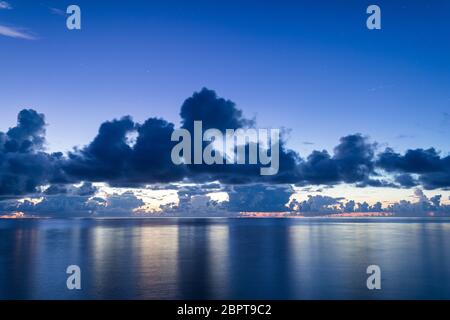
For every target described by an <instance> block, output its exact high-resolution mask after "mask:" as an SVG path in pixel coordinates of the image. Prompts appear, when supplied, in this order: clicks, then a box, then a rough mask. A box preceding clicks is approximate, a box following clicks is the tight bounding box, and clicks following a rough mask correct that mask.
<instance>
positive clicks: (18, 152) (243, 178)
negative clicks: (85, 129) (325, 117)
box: [0, 88, 450, 196]
mask: <svg viewBox="0 0 450 320" xmlns="http://www.w3.org/2000/svg"><path fill="white" fill-rule="evenodd" d="M180 116H181V124H182V128H185V129H187V130H189V131H190V132H192V130H193V122H194V121H196V120H201V121H202V123H203V129H204V130H206V129H209V128H217V129H219V130H222V131H224V130H225V129H238V128H248V127H252V126H254V125H255V121H254V120H253V119H248V118H245V117H244V116H243V113H242V111H241V110H240V109H238V108H237V107H236V105H235V103H234V102H232V101H230V100H226V99H224V98H221V97H219V96H218V95H217V94H216V92H214V91H212V90H208V89H206V88H203V89H202V90H201V91H199V92H195V93H194V94H193V95H192V96H191V97H189V98H188V99H186V100H185V101H184V103H183V104H182V106H181V112H180ZM174 130H175V127H174V125H173V124H172V123H170V122H167V121H165V120H163V119H159V118H149V119H148V120H146V121H145V122H144V123H136V122H134V121H133V120H132V119H131V117H129V116H127V117H123V118H121V119H114V120H111V121H107V122H104V123H103V124H101V126H100V128H99V131H98V134H97V136H96V137H95V138H94V139H93V140H92V142H91V143H89V144H88V145H86V146H85V147H82V148H75V149H74V150H72V151H71V152H69V153H68V154H67V155H63V154H62V153H54V154H49V153H47V152H45V143H46V142H45V118H44V115H42V114H39V113H37V112H36V111H34V110H22V111H21V112H20V113H19V116H18V121H17V125H16V126H15V127H13V128H11V129H9V130H8V131H7V132H6V133H3V132H0V196H10V195H23V194H28V193H36V192H39V188H38V187H40V186H44V185H51V186H50V188H47V189H46V190H45V191H44V193H45V194H47V195H57V194H63V193H71V192H72V191H71V190H69V189H70V188H68V187H67V185H70V184H74V183H79V182H83V181H85V182H87V183H92V182H106V183H108V184H109V185H111V186H117V187H119V186H120V187H125V186H126V187H143V186H145V185H146V184H157V183H160V184H161V183H162V184H165V183H171V182H182V181H184V182H195V183H208V182H213V181H217V182H219V183H221V184H229V185H239V184H241V185H243V184H296V185H299V186H308V185H324V186H332V185H336V184H340V183H348V184H354V185H356V186H358V187H367V186H373V187H406V188H410V187H414V186H422V187H423V188H425V189H436V188H443V189H445V188H449V187H450V156H446V157H443V156H441V155H440V154H439V152H437V151H436V150H435V149H433V148H430V149H415V150H408V151H406V153H405V154H403V155H402V154H399V153H396V152H394V151H393V150H392V149H389V148H388V149H386V150H385V151H383V152H382V153H381V154H379V155H376V153H375V150H376V147H377V144H376V143H372V142H370V141H369V140H368V138H367V137H365V136H363V135H361V134H352V135H348V136H345V137H342V138H341V139H340V141H339V143H338V145H337V146H336V147H335V148H334V150H333V152H331V153H329V152H328V151H326V150H322V151H318V150H314V151H312V153H311V154H310V155H309V156H307V157H306V158H305V159H302V158H301V157H300V156H299V154H298V153H297V152H295V151H294V150H290V149H288V148H287V147H286V142H285V139H284V138H283V137H282V139H281V141H280V145H279V147H280V165H279V172H278V173H277V174H276V175H273V176H261V175H260V169H261V165H259V164H258V165H250V164H245V165H238V164H232V165H229V164H228V165H206V164H203V165H174V164H173V163H172V161H171V158H170V155H171V150H172V148H173V146H174V145H175V144H176V143H177V142H172V141H171V135H172V133H173V132H174ZM132 135H134V136H135V137H136V138H135V140H133V141H131V140H130V136H132ZM251 146H252V142H248V143H247V145H246V147H247V148H250V147H251ZM379 170H383V172H387V173H388V174H390V175H392V179H393V181H394V182H392V181H390V180H386V178H385V177H383V176H380V173H379V172H378V171H379ZM413 175H414V177H413ZM416 176H417V178H416ZM392 179H391V180H392ZM85 189H86V194H88V193H91V194H92V193H94V192H92V190H91V189H92V185H91V188H89V187H88V185H86V187H85ZM80 192H81V191H80ZM71 194H72V193H71Z"/></svg>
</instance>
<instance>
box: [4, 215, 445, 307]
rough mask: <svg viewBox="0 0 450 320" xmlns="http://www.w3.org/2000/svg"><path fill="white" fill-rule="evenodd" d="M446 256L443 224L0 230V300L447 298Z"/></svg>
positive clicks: (228, 223) (196, 222)
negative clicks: (78, 276) (371, 279)
mask: <svg viewBox="0 0 450 320" xmlns="http://www.w3.org/2000/svg"><path fill="white" fill-rule="evenodd" d="M449 249H450V219H448V218H433V219H429V218H428V219H396V218H374V219H361V218H359V219H352V218H341V219H339V218H337V219H188V218H166V219H104V220H94V219H85V220H14V221H11V220H0V298H2V299H384V298H385V299H394V298H398V299H406V298H412V299H418V298H424V299H432V298H433V299H450V256H449V254H450V250H449ZM71 264H76V265H79V266H80V267H81V270H82V290H81V291H69V290H67V289H66V279H67V275H66V273H65V271H66V268H67V266H68V265H71ZM371 264H377V265H379V266H380V267H381V270H382V290H379V291H369V290H368V289H367V288H366V279H367V274H366V273H365V271H366V268H367V266H368V265H371Z"/></svg>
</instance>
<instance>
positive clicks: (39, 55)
mask: <svg viewBox="0 0 450 320" xmlns="http://www.w3.org/2000/svg"><path fill="white" fill-rule="evenodd" d="M9 3H10V4H11V6H12V8H13V9H12V10H0V25H6V26H10V27H14V28H23V30H26V31H27V32H28V33H29V34H31V35H33V36H34V37H36V40H24V39H16V38H12V37H5V36H0V48H1V50H0V70H2V72H1V76H0V77H1V78H0V81H1V88H2V95H1V99H0V108H1V110H2V117H1V119H0V127H1V128H2V129H6V128H8V127H9V126H11V125H12V124H13V123H14V122H15V118H16V116H17V113H18V112H19V111H20V110H21V109H22V108H24V107H32V108H34V109H36V110H38V111H39V112H42V113H44V114H45V115H46V118H47V121H48V123H49V124H50V125H49V127H48V141H49V147H50V149H52V150H62V149H64V150H66V149H70V148H71V147H72V146H74V145H83V144H87V143H88V142H89V141H90V140H91V139H92V137H93V136H94V135H95V133H96V131H97V129H98V125H99V124H100V123H101V122H102V121H104V120H106V119H112V118H114V117H119V116H122V115H126V114H129V115H131V116H133V117H134V118H135V119H136V120H144V119H146V118H148V117H149V116H160V117H163V118H165V119H167V120H169V121H172V122H174V123H176V124H177V123H178V121H179V117H178V113H179V108H180V105H181V103H182V102H183V101H184V99H185V98H187V97H188V96H190V95H191V94H192V92H193V91H195V90H199V89H200V88H201V87H203V86H206V87H208V88H211V89H214V90H216V91H217V92H218V94H220V95H221V96H223V97H226V98H228V99H231V100H233V101H234V102H236V103H237V105H238V107H239V108H241V109H243V111H244V113H245V114H246V115H247V116H248V117H252V116H256V118H257V121H258V125H259V126H261V127H268V126H270V127H281V126H284V127H286V128H290V129H292V134H291V139H290V141H289V145H290V146H291V147H293V148H295V149H296V150H299V151H300V152H301V153H306V152H307V151H309V150H311V149H312V148H326V149H331V148H332V147H333V146H334V145H335V144H336V142H337V140H338V137H340V136H343V135H345V134H349V133H355V132H361V133H363V134H367V135H369V136H370V137H371V138H373V139H374V140H376V141H379V142H380V143H387V144H389V145H391V146H393V147H395V148H397V149H399V148H400V149H406V148H413V147H429V146H434V147H436V148H438V149H441V150H443V151H448V150H446V147H447V145H448V144H447V142H446V137H447V136H448V133H449V130H448V123H447V127H445V121H446V116H445V113H446V112H447V113H448V111H449V109H450V90H449V89H450V63H449V60H448V57H449V56H450V42H449V41H448V39H449V36H450V25H449V24H448V12H449V11H450V4H449V3H448V2H446V1H432V2H429V3H428V4H420V3H419V2H414V3H411V1H396V2H395V3H392V2H389V1H378V2H377V4H378V5H379V6H380V7H381V9H382V30H379V31H369V30H368V29H367V28H366V27H365V20H366V17H367V15H366V14H365V9H366V7H367V5H368V4H370V3H366V2H364V1H345V3H344V2H343V1H319V2H314V3H311V2H308V3H307V2H303V1H302V2H298V1H297V2H296V3H294V2H283V1H282V2H279V1H276V2H270V1H266V2H261V1H227V2H225V1H223V2H217V1H214V2H211V1H189V2H187V1H150V2H145V4H144V3H143V2H142V1H127V2H126V4H119V3H118V2H117V3H114V2H113V1H109V2H107V1H78V2H77V4H78V5H79V6H80V7H81V10H82V30H81V31H69V30H67V29H66V27H65V17H63V16H60V15H58V14H54V13H52V11H51V9H49V8H57V9H60V10H65V8H66V6H67V5H68V4H70V3H69V2H67V3H66V2H64V1H47V2H45V1H43V2H39V3H38V2H36V1H9ZM447 117H448V116H447ZM69 119H70V120H69ZM447 121H448V119H447ZM80 124H82V130H80ZM305 141H306V142H312V143H314V144H315V145H304V144H302V142H305Z"/></svg>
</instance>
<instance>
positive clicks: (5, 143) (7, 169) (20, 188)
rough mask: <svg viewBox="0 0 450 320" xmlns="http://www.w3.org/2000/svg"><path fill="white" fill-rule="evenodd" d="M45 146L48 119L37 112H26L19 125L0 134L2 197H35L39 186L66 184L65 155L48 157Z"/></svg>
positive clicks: (23, 112)
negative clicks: (56, 182) (63, 165)
mask: <svg viewBox="0 0 450 320" xmlns="http://www.w3.org/2000/svg"><path fill="white" fill-rule="evenodd" d="M44 145H45V118H44V115H43V114H39V113H37V112H36V111H34V110H29V109H25V110H22V111H21V112H20V113H19V115H18V119H17V125H16V126H15V127H12V128H10V129H9V130H8V131H7V132H6V133H4V132H0V195H21V194H28V193H34V192H36V191H37V187H39V186H42V185H45V184H48V183H51V182H52V181H57V180H61V181H62V180H64V177H63V176H64V174H63V173H62V172H61V171H60V170H59V164H60V161H61V159H62V154H61V153H54V154H48V153H46V152H45V151H44Z"/></svg>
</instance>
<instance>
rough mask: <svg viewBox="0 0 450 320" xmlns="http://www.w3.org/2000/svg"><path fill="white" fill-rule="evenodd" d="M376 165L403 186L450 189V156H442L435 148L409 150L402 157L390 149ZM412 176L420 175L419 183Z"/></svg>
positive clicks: (382, 154)
mask: <svg viewBox="0 0 450 320" xmlns="http://www.w3.org/2000/svg"><path fill="white" fill-rule="evenodd" d="M376 165H377V166H378V167H380V168H382V169H384V170H386V171H387V172H390V173H400V174H401V175H400V176H399V177H397V179H398V180H400V181H399V182H400V183H401V184H402V185H403V186H408V185H409V186H412V185H417V184H418V182H420V184H421V185H422V186H423V187H424V188H426V189H436V188H448V187H450V156H444V157H443V156H441V155H440V154H439V152H438V151H436V150H435V149H434V148H429V149H414V150H407V151H406V152H405V154H403V155H401V154H399V153H396V152H394V150H392V149H390V148H388V149H386V150H385V151H384V152H383V153H381V154H380V155H379V159H378V161H377V163H376ZM410 174H417V175H418V182H416V181H415V180H414V179H412V177H411V176H409V177H408V175H410Z"/></svg>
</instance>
